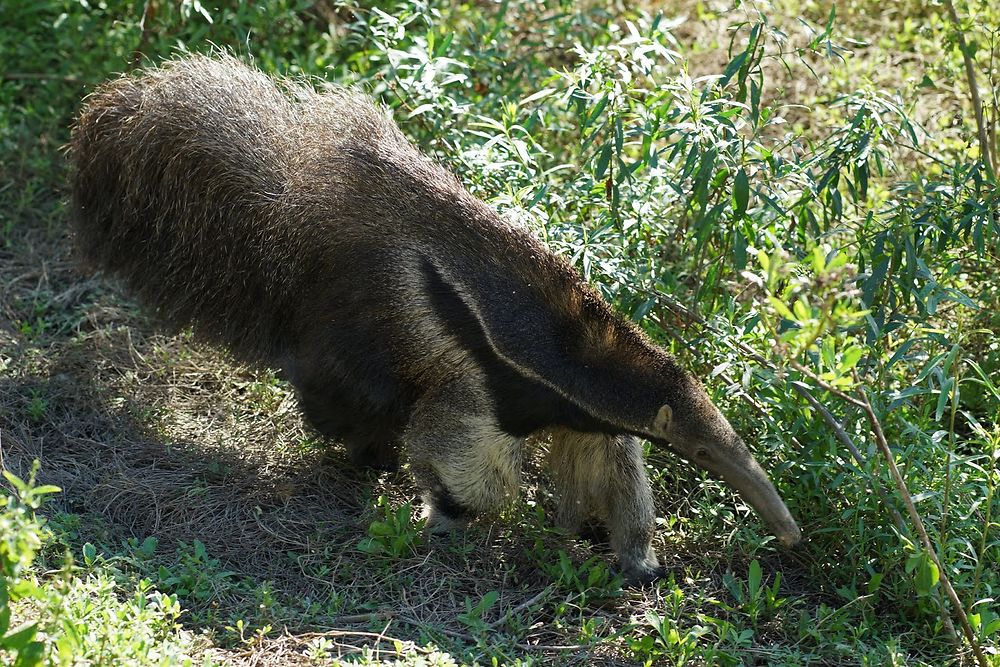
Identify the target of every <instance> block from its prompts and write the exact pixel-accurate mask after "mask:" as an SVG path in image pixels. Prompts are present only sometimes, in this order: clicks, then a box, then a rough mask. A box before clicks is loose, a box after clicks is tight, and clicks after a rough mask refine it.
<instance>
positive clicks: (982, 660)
mask: <svg viewBox="0 0 1000 667" xmlns="http://www.w3.org/2000/svg"><path fill="white" fill-rule="evenodd" d="M949 4H950V3H949ZM858 395H859V396H860V397H861V398H860V403H861V406H862V409H864V411H865V414H866V415H868V423H869V424H870V425H871V427H872V432H874V434H875V442H876V443H878V447H879V449H880V450H881V451H882V456H883V457H884V458H885V460H886V464H887V465H888V466H889V473H890V474H891V475H892V479H893V481H894V482H896V488H897V489H898V490H899V495H900V496H902V498H903V503H904V504H905V505H906V510H907V512H908V513H909V515H910V521H911V522H912V523H913V526H914V528H916V530H917V534H918V535H919V536H920V541H921V542H922V543H923V546H924V550H925V551H926V552H927V556H928V557H929V558H930V559H931V560H932V561H934V565H935V566H937V569H938V576H939V578H940V581H941V587H942V588H944V591H945V594H947V596H948V599H949V600H950V601H951V606H952V611H954V613H955V615H956V616H957V617H958V621H959V623H961V625H962V632H963V634H965V638H966V640H968V642H969V646H971V647H972V652H973V653H975V655H976V661H977V662H978V663H979V665H980V667H987V663H986V656H985V655H983V649H982V648H981V647H980V646H979V642H978V641H977V640H976V635H975V633H974V632H973V630H972V626H971V625H969V617H968V616H966V614H965V608H964V607H963V606H962V602H961V600H959V599H958V594H957V593H956V592H955V588H954V587H953V586H952V585H951V580H950V579H949V578H948V573H947V572H945V569H944V567H943V566H942V565H941V561H940V560H939V559H938V556H937V552H936V551H935V549H934V545H933V544H932V543H931V538H930V536H929V535H928V534H927V529H926V528H924V522H923V520H922V519H921V518H920V513H919V512H917V507H916V505H914V503H913V498H912V496H910V490H909V489H908V488H907V486H906V482H905V481H904V480H903V476H902V475H901V474H900V473H899V468H897V467H896V460H895V458H894V457H893V455H892V450H890V449H889V443H888V441H886V439H885V433H883V431H882V424H881V423H880V422H879V419H878V417H877V416H876V415H875V409H874V408H872V404H871V401H869V400H868V394H867V393H866V392H865V390H864V387H861V386H859V387H858Z"/></svg>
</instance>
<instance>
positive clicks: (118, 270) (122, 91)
mask: <svg viewBox="0 0 1000 667" xmlns="http://www.w3.org/2000/svg"><path fill="white" fill-rule="evenodd" d="M279 86H280V87H279ZM355 144H359V145H363V146H365V147H366V148H365V151H367V152H365V151H363V152H362V153H357V152H356V151H355V150H354V146H355ZM371 150H375V151H381V152H382V154H383V157H384V155H385V154H386V153H398V154H400V155H402V156H403V159H404V160H410V159H416V158H415V157H414V156H415V155H416V154H415V152H414V151H413V149H412V148H411V147H410V146H409V144H407V142H406V141H405V139H404V138H403V137H402V135H401V134H400V133H399V131H398V130H397V129H396V128H395V126H394V125H393V124H392V123H391V121H389V120H388V119H387V117H386V116H385V115H384V114H383V113H382V112H381V111H380V110H378V109H376V108H375V107H374V106H373V105H372V104H371V102H370V101H368V100H367V99H366V98H364V97H363V96H361V95H358V94H355V93H352V92H350V91H345V90H343V89H336V88H331V89H328V90H325V91H323V92H321V93H317V92H316V91H315V90H314V89H313V88H312V87H311V86H309V85H304V84H299V83H295V82H288V81H283V82H281V83H276V82H275V81H274V80H272V79H271V78H269V77H268V76H266V75H265V74H263V73H261V72H259V71H257V70H255V69H252V68H250V67H247V66H246V65H244V64H242V63H241V62H239V61H238V60H236V59H235V58H232V57H228V56H214V57H205V56H189V57H185V58H183V59H179V60H176V61H172V62H169V63H167V64H165V65H164V66H163V67H161V68H150V69H146V70H144V71H143V72H142V74H141V76H123V77H121V78H119V79H116V80H113V81H110V82H108V83H106V84H104V85H103V86H101V87H100V88H98V89H97V90H96V91H95V92H94V93H93V94H92V95H91V96H90V97H89V98H88V99H87V101H86V105H85V107H84V109H83V110H82V112H81V114H80V117H79V120H78V122H77V124H76V126H75V128H74V130H73V136H72V142H71V147H70V155H71V160H72V162H73V177H72V178H73V180H72V212H73V217H74V224H75V228H76V235H77V245H78V247H79V249H80V251H81V253H82V254H83V259H84V260H85V261H86V262H87V263H88V264H90V265H91V266H92V267H94V268H102V269H105V270H107V271H109V272H110V273H113V274H115V275H117V276H119V277H120V278H123V279H124V280H125V281H126V283H128V285H129V287H130V288H132V289H133V290H134V291H135V292H136V293H137V294H139V296H140V297H142V298H143V300H144V301H146V302H147V303H148V304H150V305H152V306H154V307H155V308H157V309H158V311H159V313H160V315H161V316H162V317H164V318H165V319H166V320H167V321H169V322H172V323H174V324H176V325H178V326H183V325H186V324H189V323H195V324H196V328H197V329H198V330H199V332H200V333H202V334H203V335H205V336H207V337H208V338H210V339H213V340H215V341H216V342H220V343H224V344H226V345H227V346H229V347H230V348H231V349H233V350H234V351H235V352H237V353H238V354H241V355H242V356H245V357H256V358H265V359H266V358H269V357H270V358H273V357H274V356H275V354H277V353H279V352H280V350H276V349H275V348H276V347H277V348H280V347H282V346H283V342H282V337H283V336H284V335H285V332H286V331H289V330H291V328H290V327H288V326H287V325H288V323H289V321H290V320H293V319H295V318H296V317H298V316H299V315H300V314H297V313H294V312H290V311H289V309H290V308H294V307H296V305H297V304H301V303H302V301H303V299H302V296H303V293H304V292H305V293H308V290H310V289H311V288H313V287H314V286H313V285H310V284H309V282H310V280H311V279H312V278H314V277H315V276H316V275H317V269H319V268H320V267H319V266H318V265H319V264H322V263H323V262H324V261H325V258H324V256H323V252H324V251H323V248H321V247H319V244H318V243H317V240H318V239H321V238H322V237H323V235H324V233H325V234H326V236H327V237H329V236H330V234H329V230H327V231H326V232H324V233H318V230H317V229H316V227H317V226H318V225H329V224H330V220H329V218H330V217H331V213H334V214H335V211H331V208H336V204H337V194H336V193H337V192H338V191H341V192H344V191H356V190H357V182H358V181H366V180H367V181H370V178H369V176H370V175H369V174H368V173H367V172H369V171H370V165H366V164H359V163H364V162H366V161H370V157H367V155H368V153H369V152H370V151H371ZM317 172H322V174H321V175H322V181H323V182H322V183H317V182H316V181H317V180H318V179H316V178H314V177H315V176H318V175H319V174H318V173H317ZM366 185H367V186H368V187H369V188H371V189H378V185H377V184H373V183H370V182H367V183H366ZM318 187H322V188H325V190H323V191H317V188H318ZM333 217H335V215H334V216H333ZM290 297H292V298H290Z"/></svg>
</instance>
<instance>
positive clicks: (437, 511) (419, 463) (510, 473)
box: [403, 380, 524, 532]
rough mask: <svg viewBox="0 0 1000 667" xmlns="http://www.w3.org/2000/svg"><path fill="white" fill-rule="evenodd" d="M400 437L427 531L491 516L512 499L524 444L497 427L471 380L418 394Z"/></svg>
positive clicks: (519, 473)
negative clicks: (420, 497)
mask: <svg viewBox="0 0 1000 667" xmlns="http://www.w3.org/2000/svg"><path fill="white" fill-rule="evenodd" d="M403 439H404V442H405V447H406V452H407V457H408V459H409V462H410V469H411V470H412V472H413V477H414V480H415V481H416V483H417V486H418V487H420V489H421V491H422V493H423V496H424V502H425V504H426V507H427V513H428V514H427V519H428V528H429V529H430V530H431V531H432V532H445V531H448V530H450V529H452V528H454V527H458V526H461V525H464V523H465V522H466V521H468V520H469V519H470V518H472V517H473V516H476V515H483V514H485V515H490V514H496V513H497V512H498V511H499V510H500V509H502V508H504V507H506V506H508V505H510V504H511V502H513V500H514V499H515V498H516V497H517V493H518V486H519V484H520V477H521V451H522V448H523V444H524V440H523V438H516V437H513V436H511V435H509V434H507V433H505V432H503V431H502V430H501V429H500V428H499V427H498V426H497V423H496V420H495V419H494V417H493V414H492V410H491V401H489V400H488V397H487V395H486V394H485V392H484V391H483V390H482V389H480V388H479V387H478V386H476V385H475V384H474V383H473V382H470V381H467V380H466V381H456V382H453V383H451V384H447V385H445V386H443V387H441V388H439V389H437V390H435V391H433V392H432V393H430V394H428V395H426V396H424V397H423V398H422V399H421V400H420V401H419V402H418V403H417V405H416V407H415V409H414V412H413V415H412V417H411V419H410V423H409V425H408V426H407V429H406V431H405V433H404V435H403Z"/></svg>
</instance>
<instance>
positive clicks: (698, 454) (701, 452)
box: [694, 447, 711, 460]
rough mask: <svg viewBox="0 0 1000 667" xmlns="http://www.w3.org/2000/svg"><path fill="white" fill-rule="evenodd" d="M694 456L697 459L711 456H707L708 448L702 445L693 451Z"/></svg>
mask: <svg viewBox="0 0 1000 667" xmlns="http://www.w3.org/2000/svg"><path fill="white" fill-rule="evenodd" d="M694 456H695V458H698V459H701V460H705V459H709V458H711V456H709V454H708V450H707V449H705V448H704V447H699V448H698V449H696V450H695V452H694Z"/></svg>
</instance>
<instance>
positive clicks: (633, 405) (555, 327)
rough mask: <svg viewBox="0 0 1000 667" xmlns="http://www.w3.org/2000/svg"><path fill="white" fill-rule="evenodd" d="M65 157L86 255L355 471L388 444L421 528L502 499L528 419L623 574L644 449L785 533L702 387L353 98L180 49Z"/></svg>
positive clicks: (643, 536) (92, 120)
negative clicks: (415, 491)
mask: <svg viewBox="0 0 1000 667" xmlns="http://www.w3.org/2000/svg"><path fill="white" fill-rule="evenodd" d="M70 156H71V160H72V163H73V174H72V216H73V218H74V222H75V231H76V238H77V241H78V245H79V248H80V250H81V253H82V255H83V257H84V259H85V260H86V261H87V262H88V263H89V264H90V265H91V266H94V267H98V268H103V269H105V270H106V271H108V272H109V273H111V274H114V275H116V276H119V277H121V278H122V279H123V280H124V281H125V283H127V285H128V286H129V287H130V288H131V289H132V290H134V292H135V293H137V294H138V295H139V296H140V298H141V299H142V300H143V301H144V302H146V303H147V304H149V305H151V306H152V307H154V308H155V309H157V311H158V313H159V314H160V315H161V316H162V317H163V318H164V319H165V320H167V321H168V322H171V323H173V324H175V325H188V324H193V326H194V329H195V332H196V333H197V334H199V335H201V336H202V337H203V338H205V339H207V340H210V341H214V342H215V343H218V344H221V345H223V346H225V347H226V348H228V349H229V350H231V351H232V352H233V353H234V354H235V355H236V356H237V357H239V358H242V359H244V360H248V361H254V362H259V363H264V364H269V365H271V366H275V367H278V368H280V369H281V370H282V371H283V372H284V373H285V375H286V376H287V378H288V379H289V380H290V381H291V383H292V384H293V385H294V386H295V389H296V391H297V392H298V397H299V400H300V402H301V406H302V409H303V411H304V413H305V415H306V417H307V419H308V421H309V422H311V423H312V425H313V426H315V428H316V429H318V430H319V431H320V432H321V433H322V434H324V435H326V436H329V437H330V438H333V439H336V440H339V441H341V442H343V443H345V444H346V446H347V448H348V450H349V451H350V452H351V454H352V456H353V457H354V458H355V460H359V461H372V462H382V461H386V460H388V459H390V458H391V457H392V453H393V452H394V450H395V449H396V447H397V446H399V447H400V448H401V449H402V451H403V452H404V453H405V455H406V458H407V460H408V462H409V465H410V468H411V471H412V473H413V476H414V478H415V480H416V482H417V484H418V485H419V487H420V488H421V489H422V492H423V494H424V500H425V503H426V505H427V510H428V522H429V524H428V525H429V526H430V527H431V528H432V529H434V530H445V529H450V528H451V527H454V526H456V525H460V524H462V523H463V522H464V521H465V520H467V519H468V518H469V517H471V516H473V515H476V514H482V513H488V512H491V511H495V510H496V509H497V508H498V507H501V506H502V505H503V504H504V502H505V501H508V500H509V499H510V498H511V497H513V496H514V495H515V494H516V493H517V490H518V483H519V475H520V465H521V452H522V445H523V443H524V441H525V438H526V437H527V436H529V435H531V434H535V433H539V432H545V433H547V434H548V437H549V439H550V441H551V445H550V460H551V465H552V466H553V477H554V478H555V480H556V483H557V485H558V492H559V495H560V501H559V502H560V505H559V514H558V522H559V523H560V524H561V525H562V526H565V527H567V528H569V529H578V528H579V527H580V526H581V523H582V522H583V521H585V520H586V519H587V518H588V517H591V516H593V517H595V518H598V519H601V520H603V521H604V522H605V524H606V526H607V528H608V530H609V534H610V539H611V544H612V546H613V548H614V549H615V551H616V553H617V555H618V558H619V561H620V566H621V569H622V571H623V573H624V574H625V575H626V577H628V578H629V579H631V580H632V581H634V582H643V581H648V580H651V579H653V578H655V577H656V576H658V575H659V574H660V568H659V563H658V560H657V557H656V554H655V553H654V552H653V550H652V548H651V546H650V542H651V538H652V534H653V526H654V516H655V515H654V508H653V499H652V495H651V492H650V485H649V480H648V478H647V476H646V473H645V470H644V467H643V459H642V450H641V446H640V440H639V439H640V438H645V439H648V440H650V441H651V442H653V443H654V444H655V445H659V446H664V447H667V446H669V447H671V448H672V449H673V450H674V451H676V452H677V453H678V454H680V455H681V456H683V457H684V458H686V459H688V460H689V461H691V462H693V463H695V464H697V465H699V466H701V467H703V468H705V469H707V470H709V471H710V472H712V473H714V474H716V475H718V476H720V477H722V478H723V479H724V480H726V481H727V482H728V483H729V484H731V485H732V486H733V487H734V488H736V489H737V490H738V491H739V492H740V493H741V494H742V495H743V496H744V497H745V498H746V499H747V501H749V502H750V504H751V505H753V506H754V507H755V508H756V509H757V511H758V512H759V513H760V514H761V516H762V517H763V518H764V519H765V520H766V521H767V523H768V524H769V526H770V528H771V529H772V530H773V531H774V533H775V534H776V535H777V537H778V538H779V540H780V541H781V542H782V543H784V544H786V545H792V544H794V543H796V542H797V541H798V540H799V536H800V533H799V529H798V527H797V526H796V524H795V522H794V520H793V519H792V517H791V515H790V514H789V512H788V510H787V509H786V507H785V505H784V503H783V502H782V500H781V498H780V497H779V496H778V494H777V492H776V491H775V489H774V486H773V485H772V484H771V482H770V481H769V479H768V477H767V475H766V474H765V473H764V471H763V470H762V469H761V467H760V466H759V465H758V464H757V462H756V461H755V460H754V458H753V456H752V455H751V454H750V452H749V451H748V450H747V448H746V446H745V445H744V444H743V442H742V440H741V439H740V438H739V436H738V435H737V434H736V433H735V431H734V430H733V428H732V427H731V426H730V424H729V422H728V421H726V419H725V417H723V416H722V414H721V413H720V412H719V411H718V409H716V407H715V406H714V405H713V404H712V402H711V401H710V400H709V398H708V396H707V394H706V392H705V390H704V389H703V388H702V386H701V384H700V383H699V382H698V381H697V380H695V379H694V378H692V377H691V375H689V374H688V373H687V372H685V371H684V370H683V369H682V368H681V367H680V366H678V364H677V363H676V361H675V360H674V359H672V358H671V357H670V356H669V355H668V354H667V353H666V352H665V351H663V350H662V349H660V348H659V347H657V346H655V345H653V344H652V343H651V342H650V341H649V340H648V339H647V337H646V336H645V335H643V333H642V332H641V331H640V330H639V329H638V328H637V327H636V326H635V325H634V324H633V323H631V322H630V321H627V320H625V319H623V318H622V317H620V316H619V315H617V314H615V313H614V312H613V311H612V309H611V308H610V307H609V306H608V304H607V303H606V302H605V301H604V300H603V299H602V298H601V297H600V296H599V295H598V293H597V292H596V291H595V290H593V289H592V288H591V287H589V286H588V285H587V284H586V283H585V282H584V281H583V280H582V279H581V278H580V276H579V275H578V274H577V273H576V272H575V271H574V270H573V269H572V267H571V266H570V265H569V264H568V263H567V262H566V261H565V260H564V259H562V258H561V257H559V256H557V255H556V254H554V253H553V252H551V251H550V250H548V249H547V248H546V247H545V246H544V245H542V243H540V242H539V241H538V240H537V239H536V238H535V237H534V236H533V235H532V234H531V233H529V231H528V230H526V229H523V228H521V227H519V226H518V225H515V224H512V223H510V222H506V221H505V220H504V219H502V218H501V217H500V216H499V215H498V214H497V213H496V211H494V210H493V209H492V208H490V207H489V206H487V205H485V204H484V203H482V202H481V201H479V200H477V199H476V198H475V197H473V196H472V195H470V194H469V193H468V192H467V191H466V190H465V189H464V188H463V187H462V186H461V185H460V184H459V182H458V180H457V179H456V178H455V177H454V176H453V175H452V174H450V173H449V172H448V171H446V170H445V169H443V168H442V167H441V166H439V165H437V164H435V163H434V162H433V161H432V160H430V159H428V158H427V157H425V156H424V155H422V154H421V153H420V152H419V151H418V150H417V149H416V148H414V146H413V145H412V144H410V143H409V142H408V141H407V140H406V139H405V138H404V137H403V135H402V134H401V133H400V131H399V129H398V128H397V127H396V126H395V125H394V124H393V122H392V120H390V118H389V117H388V115H387V113H386V112H385V111H384V110H382V109H380V108H378V107H377V106H376V105H374V104H373V103H372V102H371V101H370V100H369V99H368V98H367V97H365V96H364V95H362V94H359V93H358V92H355V91H351V90H345V89H343V88H339V87H329V86H327V87H321V88H320V89H319V90H317V89H316V88H315V87H314V86H313V85H311V84H308V83H303V82H301V81H295V80H289V79H276V78H272V77H269V76H267V75H265V74H262V73H261V72H259V71H257V70H255V69H253V68H251V67H248V66H246V65H244V64H243V63H241V62H240V61H239V60H237V59H236V58H234V57H231V56H227V55H214V56H197V55H188V56H183V57H179V58H177V59H175V60H173V61H170V62H167V63H165V64H163V65H162V66H161V67H150V68H147V69H145V70H144V71H141V72H140V73H139V74H138V75H131V76H122V77H120V78H117V79H114V80H112V81H109V82H107V83H105V84H104V85H102V86H101V87H100V88H98V89H97V90H96V91H95V92H94V93H93V94H92V95H91V96H90V97H89V98H88V99H87V100H86V103H85V106H84V108H83V110H82V112H81V114H80V117H79V119H78V121H77V123H76V125H75V127H74V129H73V134H72V141H71V145H70Z"/></svg>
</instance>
